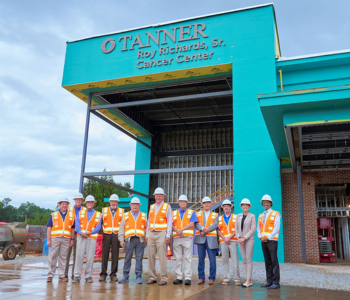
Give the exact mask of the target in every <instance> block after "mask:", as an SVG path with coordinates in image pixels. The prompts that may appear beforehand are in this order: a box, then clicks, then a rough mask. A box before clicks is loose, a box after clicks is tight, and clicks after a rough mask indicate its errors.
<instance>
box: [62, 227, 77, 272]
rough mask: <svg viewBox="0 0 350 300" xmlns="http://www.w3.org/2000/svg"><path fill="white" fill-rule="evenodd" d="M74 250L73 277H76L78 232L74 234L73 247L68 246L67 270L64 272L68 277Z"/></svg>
mask: <svg viewBox="0 0 350 300" xmlns="http://www.w3.org/2000/svg"><path fill="white" fill-rule="evenodd" d="M73 249H74V250H73ZM72 252H73V267H72V278H74V266H75V257H76V256H77V235H76V234H75V235H74V245H73V247H68V252H67V260H66V270H65V271H64V274H65V275H64V276H65V277H67V278H68V271H69V261H70V256H71V255H72Z"/></svg>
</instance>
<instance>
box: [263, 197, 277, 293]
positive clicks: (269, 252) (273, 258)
mask: <svg viewBox="0 0 350 300" xmlns="http://www.w3.org/2000/svg"><path fill="white" fill-rule="evenodd" d="M260 202H261V204H262V206H263V207H264V209H265V211H264V212H263V213H262V214H261V215H259V221H258V230H257V231H258V237H259V239H260V240H261V246H262V250H263V253H264V259H265V270H266V283H265V284H262V285H261V287H266V288H268V289H277V288H279V287H280V266H279V263H278V257H277V248H278V233H279V231H280V223H281V215H280V213H279V212H278V211H275V210H272V209H271V206H272V204H273V201H272V198H271V196H270V195H264V196H263V197H262V199H261V200H260Z"/></svg>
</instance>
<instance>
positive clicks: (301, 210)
mask: <svg viewBox="0 0 350 300" xmlns="http://www.w3.org/2000/svg"><path fill="white" fill-rule="evenodd" d="M297 177H298V195H299V215H300V233H301V254H302V259H303V264H306V242H305V222H304V201H303V183H302V180H301V167H300V164H299V162H297Z"/></svg>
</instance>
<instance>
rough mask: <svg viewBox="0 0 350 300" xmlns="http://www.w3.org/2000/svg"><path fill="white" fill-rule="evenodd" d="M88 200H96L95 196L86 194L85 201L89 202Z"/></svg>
mask: <svg viewBox="0 0 350 300" xmlns="http://www.w3.org/2000/svg"><path fill="white" fill-rule="evenodd" d="M89 201H94V202H96V200H95V197H94V196H92V195H89V196H87V197H86V198H85V202H89Z"/></svg>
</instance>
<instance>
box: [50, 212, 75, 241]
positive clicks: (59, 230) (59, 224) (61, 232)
mask: <svg viewBox="0 0 350 300" xmlns="http://www.w3.org/2000/svg"><path fill="white" fill-rule="evenodd" d="M51 216H52V223H53V226H52V229H51V237H65V238H70V237H71V227H72V225H73V222H74V219H73V215H72V214H71V212H69V211H68V212H67V215H66V218H65V219H64V221H63V219H62V216H61V214H60V213H59V211H55V212H53V213H52V214H51Z"/></svg>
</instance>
